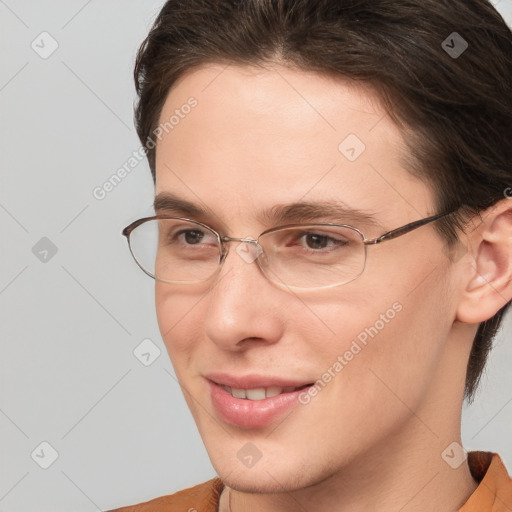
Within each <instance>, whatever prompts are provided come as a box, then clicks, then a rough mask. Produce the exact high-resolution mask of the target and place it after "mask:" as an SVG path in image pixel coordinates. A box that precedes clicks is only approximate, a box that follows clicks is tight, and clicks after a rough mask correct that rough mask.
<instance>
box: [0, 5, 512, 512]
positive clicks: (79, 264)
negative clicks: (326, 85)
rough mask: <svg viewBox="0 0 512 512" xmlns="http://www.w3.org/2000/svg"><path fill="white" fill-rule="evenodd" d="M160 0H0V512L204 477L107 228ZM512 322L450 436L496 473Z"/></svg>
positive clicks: (145, 200) (142, 207) (207, 472)
mask: <svg viewBox="0 0 512 512" xmlns="http://www.w3.org/2000/svg"><path fill="white" fill-rule="evenodd" d="M162 4H163V2H162V1H160V0H158V1H157V0H152V1H148V0H144V1H143V0H137V1H135V0H110V1H108V2H107V1H100V0H88V1H87V0H52V1H49V0H44V1H43V0H38V1H35V0H32V1H29V0H0V55H1V66H0V156H1V160H0V166H1V186H0V222H1V228H2V229H1V235H2V242H1V254H2V255H1V265H0V314H1V317H0V332H1V344H2V345H1V357H0V379H1V381H0V389H1V394H0V398H1V401H0V439H1V443H0V450H1V453H0V460H1V461H2V462H1V464H0V512H40V511H52V512H64V511H71V510H73V511H76V512H89V511H96V510H102V509H103V510H104V509H108V508H111V507H114V506H121V505H127V504H133V503H138V502H141V501H146V500H149V499H151V498H154V497H156V496H160V495H164V494H169V493H172V492H174V491H176V490H179V489H182V488H184V487H187V486H191V485H193V484H196V483H199V482H202V481H205V480H207V479H209V478H211V477H213V476H214V470H213V468H212V467H211V465H210V462H209V459H208V457H207V455H206V452H205V450H204V448H203V445H202V442H201V439H200V437H199V435H198V433H197V430H196V427H195V424H194V422H193V420H192V418H191V415H190V414H189V412H188V409H187V407H186V405H185V402H184V399H183V398H182V395H181V392H180V389H179V387H178V385H177V383H176V380H175V378H174V372H173V369H172V367H171V364H170V362H169V358H168V356H167V353H166V351H165V347H164V345H163V343H162V341H161V338H160V334H159V331H158V326H157V323H156V317H155V312H154V298H153V281H152V280H151V279H149V278H147V277H146V276H145V275H144V274H143V273H142V272H141V271H140V270H139V269H138V268H137V267H136V266H135V264H134V263H133V261H132V260H131V256H130V254H129V253H128V250H127V246H126V241H125V239H124V238H123V237H122V236H121V230H122V228H123V227H124V226H125V225H127V224H128V223H129V222H131V221H132V220H135V219H136V218H139V217H142V216H145V215H149V214H151V213H152V209H151V203H152V198H153V197H152V194H153V185H152V181H151V177H150V172H149V168H148V165H147V163H146V162H145V161H142V162H140V163H137V165H134V164H133V162H134V161H133V160H132V161H131V164H129V165H128V164H127V163H128V162H129V159H130V157H133V152H137V151H138V150H139V148H140V142H139V141H138V139H137V136H136V133H135V130H134V128H133V122H132V117H133V102H134V99H135V94H134V86H133V78H132V72H133V64H134V57H135V52H136V49H137V47H138V45H139V44H140V42H141V41H142V39H143V38H144V37H145V35H146V34H147V31H148V29H149V27H150V25H151V22H152V20H153V19H154V17H155V15H156V14H157V12H158V10H159V8H160V7H161V5H162ZM495 4H497V7H498V9H499V10H500V11H501V12H502V14H503V15H504V16H505V17H506V19H507V20H508V21H509V23H510V22H511V21H512V1H511V0H501V1H499V2H495ZM456 28H457V27H454V31H456ZM125 164H126V165H128V167H129V168H130V172H129V173H128V174H127V175H126V177H124V179H123V180H122V181H121V182H120V183H119V184H118V185H117V186H116V187H114V188H113V189H112V190H110V191H109V192H108V193H106V194H105V195H104V197H103V198H102V199H98V198H97V197H95V194H94V191H95V190H97V188H98V187H101V186H102V185H103V184H104V183H105V181H107V180H108V179H109V177H110V176H112V174H114V173H115V172H116V170H117V169H119V168H120V167H122V166H123V165H125ZM97 195H98V194H96V196H97ZM511 335H512V327H511V321H510V319H507V323H506V324H505V327H504V329H503V330H502V332H501V333H500V336H499V338H498V339H497V340H496V346H495V349H494V351H493V353H492V356H491V358H490V361H489V363H488V367H487V371H486V374H485V376H484V378H483V381H482V387H481V390H480V392H479V394H478V397H477V399H476V401H475V403H474V404H473V405H472V406H471V407H469V408H465V410H464V417H463V441H464V444H465V448H466V449H468V450H474V449H481V450H490V451H496V452H498V453H500V455H501V456H502V458H503V460H504V462H505V464H506V465H507V467H508V468H509V471H511V470H512V429H511V427H512V404H511V402H512V372H511V371H510V367H511V363H512V343H511ZM141 343H143V345H141ZM138 347H139V348H138ZM148 350H149V352H150V356H144V357H145V359H144V357H141V356H140V354H141V353H146V352H148ZM137 354H138V355H139V357H137ZM148 359H149V360H148ZM149 363H150V364H149ZM45 466H47V467H46V469H45Z"/></svg>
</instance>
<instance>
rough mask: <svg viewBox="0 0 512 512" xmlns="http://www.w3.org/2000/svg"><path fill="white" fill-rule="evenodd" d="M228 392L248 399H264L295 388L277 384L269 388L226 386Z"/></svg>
mask: <svg viewBox="0 0 512 512" xmlns="http://www.w3.org/2000/svg"><path fill="white" fill-rule="evenodd" d="M224 389H226V391H227V392H228V393H231V395H232V396H233V397H234V398H246V399H248V400H264V399H265V398H270V397H273V396H277V395H280V394H281V393H282V392H283V391H286V392H288V391H293V390H294V389H295V388H293V387H291V388H280V387H277V386H271V387H269V388H254V389H236V388H229V387H227V386H226V387H225V388H224Z"/></svg>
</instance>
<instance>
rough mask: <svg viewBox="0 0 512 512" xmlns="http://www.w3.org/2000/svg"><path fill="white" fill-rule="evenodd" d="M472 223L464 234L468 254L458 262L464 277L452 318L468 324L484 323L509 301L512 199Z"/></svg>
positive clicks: (511, 253)
mask: <svg viewBox="0 0 512 512" xmlns="http://www.w3.org/2000/svg"><path fill="white" fill-rule="evenodd" d="M474 220H475V222H474V223H473V226H472V227H470V228H469V229H467V230H466V233H465V237H466V240H467V244H468V247H467V249H468V252H467V254H466V256H465V257H464V258H462V259H461V260H460V261H459V262H458V264H459V263H460V264H461V268H462V269H463V272H464V275H463V276H462V279H461V285H463V288H462V289H461V296H460V300H459V304H458V307H457V316H456V319H457V320H459V321H461V322H465V323H469V324H476V323H480V322H483V321H485V320H488V319H489V318H491V317H492V316H494V315H495V314H496V313H497V312H498V311H499V310H500V309H501V308H502V307H503V306H504V305H505V304H506V303H507V302H509V301H510V300H511V299H512V200H510V199H503V200H501V201H500V202H498V203H496V204H495V205H494V206H492V207H491V208H489V209H488V210H486V211H484V212H482V213H481V214H480V217H479V218H476V219H474ZM475 226H476V227H475Z"/></svg>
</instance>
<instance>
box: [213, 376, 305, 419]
mask: <svg viewBox="0 0 512 512" xmlns="http://www.w3.org/2000/svg"><path fill="white" fill-rule="evenodd" d="M208 384H209V385H210V396H211V398H212V403H213V406H214V407H215V410H216V411H217V412H218V414H219V415H220V417H221V418H222V419H224V421H226V422H227V423H231V424H232V425H236V426H237V427H243V428H262V427H265V426H267V425H268V424H270V423H272V422H273V421H274V420H276V419H277V418H279V416H281V415H283V414H284V413H285V412H287V411H288V410H289V409H291V408H292V407H293V406H294V405H297V404H299V401H298V398H299V395H300V394H301V393H304V391H307V389H308V388H301V389H298V390H296V391H291V392H289V393H281V394H280V395H277V396H273V397H270V398H264V399H263V400H249V399H246V398H235V397H234V396H232V395H231V393H229V392H228V391H226V390H225V389H224V388H223V387H221V386H220V385H219V384H216V383H215V382H212V381H208Z"/></svg>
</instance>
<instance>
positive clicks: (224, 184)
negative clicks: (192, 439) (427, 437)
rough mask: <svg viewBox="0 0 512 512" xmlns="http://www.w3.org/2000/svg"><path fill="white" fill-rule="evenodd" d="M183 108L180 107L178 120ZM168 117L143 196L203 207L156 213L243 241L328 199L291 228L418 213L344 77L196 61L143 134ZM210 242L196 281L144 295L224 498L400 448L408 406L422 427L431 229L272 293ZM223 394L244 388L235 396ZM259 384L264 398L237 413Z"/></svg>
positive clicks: (446, 283)
mask: <svg viewBox="0 0 512 512" xmlns="http://www.w3.org/2000/svg"><path fill="white" fill-rule="evenodd" d="M191 97H193V98H194V100H193V101H194V102H196V104H195V106H194V107H193V108H190V109H189V108H183V105H186V104H187V103H188V102H190V101H191V100H190V98H191ZM176 110H178V112H179V113H181V115H179V116H178V117H179V122H177V123H175V124H174V125H173V128H172V130H169V131H168V134H166V135H165V136H164V137H163V138H162V140H161V141H160V142H159V143H158V146H157V155H156V194H157V196H163V195H165V194H173V195H174V196H176V197H177V198H179V199H181V200H183V201H187V202H189V203H192V204H193V205H196V206H197V207H198V208H197V209H198V210H199V209H201V210H203V212H202V213H199V212H195V213H194V212H191V211H188V210H183V209H181V208H180V209H170V210H164V209H162V210H161V211H157V213H158V214H167V215H176V216H184V217H193V218H194V219H196V220H198V221H201V222H203V223H205V224H207V225H209V226H211V227H212V228H214V229H216V230H217V231H218V232H219V233H220V234H221V235H228V236H231V237H240V238H242V237H253V238H257V237H258V235H259V234H260V233H261V232H262V231H264V230H265V229H269V228H272V227H275V225H276V224H275V222H274V221H273V220H272V219H271V218H269V216H268V215H267V216H264V215H263V212H267V213H268V212H272V208H274V207H276V206H277V205H279V206H286V205H291V204H294V203H304V202H307V203H313V204H317V205H318V206H320V207H321V206H322V204H325V203H326V202H329V203H330V204H331V205H332V203H334V202H336V203H338V205H339V211H338V213H337V215H336V218H335V219H333V217H332V212H331V213H329V214H327V215H322V214H315V217H314V218H309V217H307V219H306V220H307V222H308V223H311V222H338V223H345V224H351V225H355V227H357V228H359V229H360V230H361V231H362V232H363V234H364V235H365V237H366V238H373V237H377V236H379V235H381V234H383V233H384V232H385V231H387V230H391V229H394V228H397V227H399V226H402V225H404V224H407V223H409V222H412V221H415V220H418V219H420V218H424V217H427V216H429V215H432V214H434V213H436V212H435V211H433V204H434V199H433V196H432V192H431V191H430V189H429V188H428V187H427V186H426V185H425V184H424V183H422V182H421V181H419V180H418V179H416V178H414V177H413V176H412V175H411V174H410V173H409V172H408V171H407V169H406V168H405V166H404V158H403V157H404V155H405V151H406V150H405V144H404V141H403V139H402V136H401V134H400V132H399V130H398V129H397V128H396V127H395V125H394V124H393V123H392V122H391V120H390V119H389V118H388V117H387V115H386V114H385V110H384V109H383V108H382V107H381V106H380V105H379V102H378V100H377V97H376V96H375V95H374V94H373V93H372V92H371V91H369V90H365V89H363V88H362V87H356V86H355V85H354V84H352V83H349V82H347V81H341V80H339V79H333V78H329V77H326V76H321V75H319V74H315V73H307V72H304V71H294V70H291V69H288V68H285V67H281V66H278V65H275V66H273V67H268V68H266V69H261V68H258V69H256V68H252V67H238V66H235V65H231V66H228V67H227V68H226V67H224V66H221V65H210V66H204V67H202V68H199V69H196V70H194V71H193V72H189V73H187V74H186V75H185V76H183V77H182V79H180V81H179V82H178V83H177V84H176V85H175V87H174V88H173V89H172V90H171V92H170V93H169V95H168V98H167V100H166V103H165V106H164V108H163V111H162V113H161V117H160V122H162V123H163V122H165V121H166V120H168V119H170V118H171V116H173V115H177V114H176ZM185 111H186V112H187V114H186V115H185V114H183V112H185ZM351 134H352V135H351ZM347 137H349V138H348V139H347ZM351 148H352V149H351ZM355 211H357V212H358V214H357V215H356V214H354V212H355ZM304 221H305V219H304V218H296V219H287V223H293V222H304ZM228 246H229V253H228V255H227V257H226V259H225V261H224V263H223V265H222V267H221V269H220V270H219V272H218V274H216V275H215V276H214V277H213V278H212V279H211V280H209V281H206V282H204V283H200V284H192V285H184V284H168V283H161V282H156V307H157V316H158V322H159V326H160V331H161V333H162V337H163V339H164V341H165V344H166V346H167V349H168V352H169V355H170V358H171V360H172V363H173V365H174V368H175V370H176V374H177V376H178V379H179V381H180V384H181V386H182V389H183V391H184V395H185V398H186V400H187V402H188V405H189V407H190V410H191V412H192V414H193V416H194V419H195V421H196V423H197V426H198V429H199V432H200V434H201V436H202V438H203V441H204V443H205V446H206V449H207V450H208V453H209V455H210V458H211V460H212V463H213V465H214V467H215V469H216V471H217V472H218V474H219V476H220V477H221V478H222V479H223V480H224V481H225V482H226V483H227V484H228V485H230V486H231V487H234V488H237V489H239V490H248V491H250V490H252V491H261V492H271V491H273V490H280V491H282V490H293V489H299V488H304V487H307V486H310V485H313V484H315V483H319V482H322V481H324V480H326V479H328V478H329V477H330V476H332V475H333V474H336V473H340V472H342V471H343V470H344V468H347V467H349V465H351V464H352V465H354V463H355V462H356V461H362V460H370V459H371V458H372V457H374V458H375V457H377V456H384V455H385V454H386V453H387V451H391V450H393V449H396V442H397V441H396V439H402V442H403V441H404V439H407V436H409V439H412V436H413V435H414V434H413V433H412V432H415V431H417V429H415V428H414V427H413V425H412V423H411V422H412V421H416V422H417V419H416V418H415V417H414V416H411V412H410V410H411V409H413V410H415V411H422V412H421V414H422V416H421V417H422V418H424V419H425V420H426V421H428V419H427V418H429V417H430V416H432V418H431V419H432V421H437V419H436V420H434V417H436V418H437V417H439V415H440V414H441V415H442V414H443V413H442V412H440V411H439V410H438V408H433V407H432V404H436V400H438V399H439V396H438V395H439V393H440V390H441V389H442V388H443V386H444V387H445V389H446V386H451V384H450V382H449V381H450V379H453V378H454V376H453V374H451V375H450V374H448V373H446V372H445V373H443V372H441V371H440V367H441V366H442V364H441V363H442V361H443V358H444V357H445V354H446V350H445V349H446V344H447V339H448V338H449V336H450V329H451V327H452V323H453V318H454V315H455V306H454V304H453V295H454V293H453V290H452V288H453V286H452V281H451V275H450V265H449V261H448V260H447V258H446V256H445V255H444V252H443V250H442V248H443V243H442V240H441V239H440V238H439V236H438V235H437V234H436V232H435V231H434V228H433V226H432V225H427V226H424V227H422V228H420V229H418V230H416V231H414V232H411V233H409V234H407V235H404V236H403V237H400V238H397V239H394V240H392V241H387V242H385V243H383V244H379V245H376V246H370V247H368V251H367V261H366V268H365V270H364V272H363V274H362V275H361V276H360V277H359V278H357V279H356V280H354V281H352V282H350V283H348V284H344V285H342V286H338V287H333V288H327V289H321V290H287V289H283V288H282V287H279V286H276V285H275V284H273V283H272V282H270V281H269V280H268V279H267V278H266V277H265V276H264V275H263V273H262V272H261V271H260V269H259V267H258V265H257V264H256V263H255V262H247V261H246V260H245V259H244V258H242V257H241V256H240V254H239V253H238V252H237V251H236V248H237V242H234V243H233V242H232V243H228ZM457 378H458V379H462V382H463V376H461V375H460V374H459V375H458V376H457ZM311 384H313V385H311ZM307 385H309V387H304V388H303V389H297V388H299V387H302V386H307ZM228 388H235V391H233V393H234V394H235V395H239V396H241V395H240V393H242V391H240V389H242V390H247V389H249V390H252V391H248V392H246V393H247V394H248V398H235V397H233V396H232V393H231V392H230V391H229V389H228ZM261 388H265V389H266V393H267V394H270V395H271V394H274V393H278V394H277V396H275V397H268V398H264V399H262V400H252V399H251V398H256V399H258V398H262V396H263V395H262V393H263V392H262V391H261ZM269 388H270V389H269ZM256 389H257V390H256ZM237 390H238V391H237ZM404 404H407V407H404ZM436 409H437V410H436ZM441 444H442V443H441Z"/></svg>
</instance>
